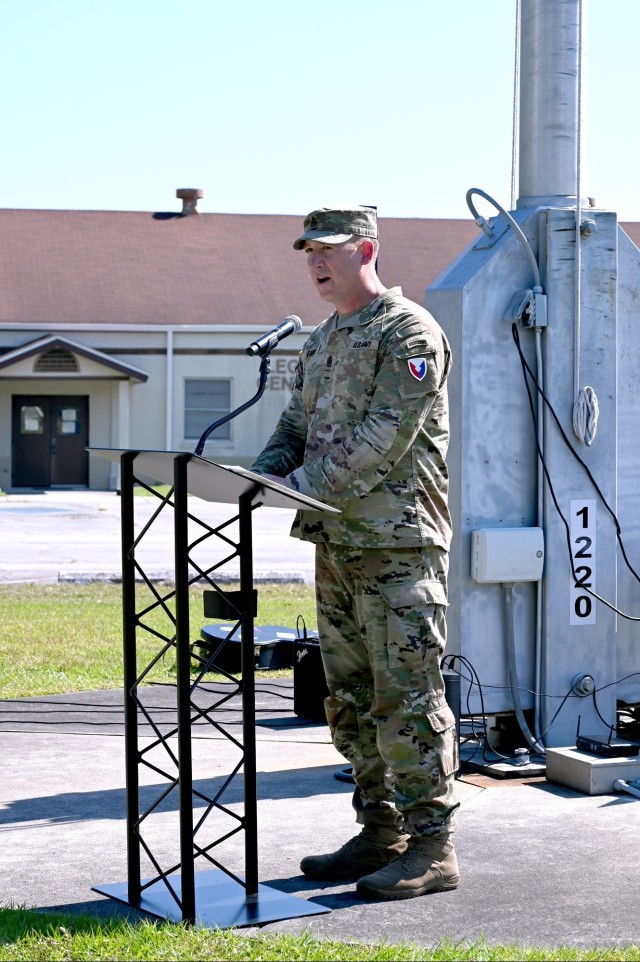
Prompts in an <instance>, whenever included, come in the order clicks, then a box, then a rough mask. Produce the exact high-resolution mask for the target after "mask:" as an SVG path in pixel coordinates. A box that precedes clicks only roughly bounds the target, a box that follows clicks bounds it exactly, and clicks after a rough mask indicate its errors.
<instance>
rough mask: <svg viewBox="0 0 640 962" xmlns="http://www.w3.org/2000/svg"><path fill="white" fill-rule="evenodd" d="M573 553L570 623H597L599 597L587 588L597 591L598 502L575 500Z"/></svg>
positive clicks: (573, 505)
mask: <svg viewBox="0 0 640 962" xmlns="http://www.w3.org/2000/svg"><path fill="white" fill-rule="evenodd" d="M570 530H571V554H572V557H573V568H574V571H575V574H576V578H575V584H574V581H573V578H571V589H570V591H569V597H570V599H571V610H570V616H569V624H571V625H595V623H596V599H595V598H594V597H593V596H592V595H590V594H589V592H588V591H585V588H588V589H589V591H593V592H595V590H596V502H595V500H593V501H572V502H571V524H570Z"/></svg>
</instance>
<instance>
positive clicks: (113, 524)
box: [0, 489, 313, 583]
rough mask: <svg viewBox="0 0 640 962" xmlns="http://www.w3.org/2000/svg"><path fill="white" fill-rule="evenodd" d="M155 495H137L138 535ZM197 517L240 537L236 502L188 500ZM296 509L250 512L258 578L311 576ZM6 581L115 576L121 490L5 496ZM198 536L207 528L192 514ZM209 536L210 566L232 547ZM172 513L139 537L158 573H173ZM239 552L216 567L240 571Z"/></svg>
mask: <svg viewBox="0 0 640 962" xmlns="http://www.w3.org/2000/svg"><path fill="white" fill-rule="evenodd" d="M159 503H160V502H159V501H158V500H157V499H156V498H153V497H143V496H141V497H136V499H135V517H136V522H135V528H136V535H139V534H141V532H142V531H143V529H144V528H145V527H146V526H147V525H148V524H149V522H150V521H151V519H152V517H153V515H154V513H156V512H157V511H158V507H159ZM189 510H190V512H191V513H193V515H194V517H195V518H197V519H198V520H199V521H201V522H203V524H204V525H207V526H209V527H210V528H218V527H220V526H225V527H223V529H222V533H223V534H224V535H225V536H226V537H230V538H231V539H235V540H236V541H237V539H238V531H237V525H236V524H234V523H231V524H229V525H228V526H227V522H230V521H231V520H232V519H233V517H234V512H233V508H232V507H230V506H229V505H225V504H213V503H211V502H208V501H203V500H201V499H199V498H190V499H189ZM293 518H294V512H293V511H288V510H286V509H282V508H265V507H261V508H258V509H257V510H256V511H255V512H254V514H253V533H254V537H253V542H254V576H255V578H256V580H285V581H305V582H312V581H313V545H310V544H307V543H305V542H302V541H300V540H298V539H297V538H290V537H289V530H290V528H291V524H292V521H293ZM0 531H2V553H1V554H0V583H1V582H5V583H6V582H21V581H22V582H24V581H27V582H33V581H42V582H52V581H88V580H92V579H94V580H118V579H119V578H120V577H121V572H122V549H121V534H120V497H119V495H118V494H117V493H115V492H113V491H85V490H82V491H74V490H70V491H65V490H58V491H56V490H51V489H48V490H44V491H40V492H36V493H26V492H25V493H21V494H9V495H4V496H1V497H0ZM191 531H192V532H193V533H194V537H198V536H199V535H201V534H204V533H205V531H206V529H205V528H204V527H203V526H202V525H199V524H198V523H197V521H193V522H192V523H191ZM215 541H216V539H209V541H208V542H207V546H206V549H205V548H204V547H203V549H202V550H201V552H200V554H201V559H202V561H203V563H204V564H205V565H206V566H208V565H211V564H214V563H216V564H217V563H218V562H220V561H221V560H223V559H224V558H226V557H227V556H228V555H229V554H230V549H229V546H228V544H227V543H226V542H224V541H222V540H219V543H217V544H216V543H215ZM173 551H174V547H173V517H172V511H171V510H170V508H164V509H162V510H161V511H160V512H159V514H157V517H155V518H154V519H153V523H152V524H151V526H150V527H149V528H148V531H147V532H146V533H145V534H144V536H143V538H142V539H141V541H140V545H139V548H138V551H137V557H138V559H139V561H140V563H141V564H142V566H143V567H144V569H145V572H146V573H147V574H148V575H149V576H151V577H153V578H156V579H164V578H168V579H170V580H171V579H172V578H173V570H174V568H173V564H174V563H173ZM238 572H239V567H238V561H237V558H232V559H231V560H230V561H229V563H227V564H222V565H221V566H220V568H219V569H218V574H219V575H222V576H223V577H226V578H234V577H237V576H238Z"/></svg>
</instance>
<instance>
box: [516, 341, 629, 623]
mask: <svg viewBox="0 0 640 962" xmlns="http://www.w3.org/2000/svg"><path fill="white" fill-rule="evenodd" d="M511 333H512V336H513V340H514V342H515V345H516V348H517V351H518V355H519V357H520V364H521V366H522V376H523V378H524V383H525V387H526V390H527V396H528V398H529V408H530V410H531V416H532V418H533V424H534V433H535V439H536V449H537V451H538V457H539V458H540V462H541V464H542V469H543V471H544V476H545V478H546V480H547V485H548V488H549V493H550V495H551V498H552V500H553V504H554V507H555V509H556V511H557V513H558V515H559V517H560V520H561V521H562V523H563V525H564V528H565V532H566V536H567V548H568V551H569V564H570V566H571V575H572V577H573V581H574V584H575V587H579V588H581V589H582V590H584V591H585V592H586V593H587V594H588V595H591V597H592V598H595V599H596V600H597V601H600V602H601V603H602V604H603V605H605V606H606V607H607V608H609V609H610V610H611V611H614V612H615V613H616V614H617V615H620V617H621V618H626V619H627V620H628V621H640V616H638V615H630V614H627V613H626V612H624V611H621V610H620V609H619V608H616V606H615V605H614V604H612V603H611V602H610V601H607V599H606V598H603V597H602V596H601V595H599V594H596V592H595V591H592V590H591V589H590V588H588V587H587V586H586V585H584V584H579V583H578V577H577V575H576V570H575V565H574V562H573V552H572V550H571V530H570V528H569V524H568V522H567V519H566V518H565V516H564V514H563V513H562V510H561V508H560V505H559V504H558V499H557V498H556V494H555V490H554V488H553V483H552V481H551V477H550V475H549V471H548V468H547V465H546V462H545V459H544V455H543V453H542V449H541V447H540V438H539V432H538V424H537V422H536V416H535V410H534V404H533V398H532V396H531V389H530V387H529V382H528V380H527V374H528V375H529V377H530V378H531V380H532V381H533V383H534V385H535V388H536V391H537V392H538V394H539V395H540V397H541V398H542V400H543V401H544V403H545V404H546V406H547V408H548V409H549V411H550V413H551V416H552V417H553V419H554V421H555V423H556V426H557V428H558V430H559V431H560V434H561V436H562V439H563V441H564V442H565V444H566V445H567V447H568V448H569V451H570V452H571V453H572V454H573V456H574V458H575V459H576V460H577V461H578V463H579V464H581V465H582V467H583V468H584V470H585V471H586V473H587V476H588V478H589V480H590V481H591V483H592V484H593V486H594V488H595V490H596V492H597V493H598V495H599V497H600V500H601V501H602V503H603V505H604V506H605V508H606V509H607V511H608V512H609V514H610V515H611V517H612V518H613V522H614V525H615V529H616V538H617V541H618V544H619V545H620V551H621V552H622V557H623V558H624V562H625V564H626V566H627V568H628V569H629V571H630V572H631V574H632V575H633V576H634V578H635V579H636V580H637V581H640V575H638V573H637V571H635V569H634V568H633V567H632V565H631V563H630V562H629V559H628V558H627V553H626V551H625V547H624V544H623V542H622V532H621V528H620V524H619V522H618V519H617V517H616V515H615V512H614V511H613V509H612V508H611V507H610V505H609V503H608V502H607V499H606V498H605V496H604V494H603V493H602V491H601V490H600V487H599V486H598V483H597V481H596V480H595V478H594V477H593V474H592V473H591V471H590V470H589V468H588V466H587V465H586V464H585V462H584V461H583V460H582V458H581V457H580V455H579V454H578V452H577V451H575V450H574V447H573V445H572V444H571V442H570V441H569V438H568V437H567V435H566V433H565V431H564V429H563V427H562V425H561V424H560V421H559V419H558V416H557V414H556V412H555V410H554V408H553V405H552V404H551V402H550V401H549V399H548V397H547V396H546V394H545V393H544V391H543V390H542V388H541V387H540V385H539V384H538V381H537V378H536V376H535V374H534V373H533V371H532V370H531V368H530V367H529V364H528V363H527V359H526V358H525V356H524V353H523V351H522V347H521V345H520V335H519V333H518V325H517V324H516V323H515V322H514V323H513V324H512V325H511Z"/></svg>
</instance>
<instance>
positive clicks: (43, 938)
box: [0, 908, 640, 962]
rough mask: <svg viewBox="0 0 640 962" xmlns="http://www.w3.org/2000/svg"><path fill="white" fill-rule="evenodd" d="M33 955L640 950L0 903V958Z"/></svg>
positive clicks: (615, 956)
mask: <svg viewBox="0 0 640 962" xmlns="http://www.w3.org/2000/svg"><path fill="white" fill-rule="evenodd" d="M18 959H29V960H40V959H47V960H49V959H51V960H55V959H64V960H66V959H79V960H80V959H90V960H96V959H100V960H110V959H115V960H128V959H189V960H191V959H192V960H200V959H202V960H220V962H226V960H234V962H238V960H242V959H247V960H264V962H269V960H283V962H284V960H289V959H296V960H297V959H302V960H308V962H314V960H327V959H336V960H345V962H346V960H349V962H351V960H354V962H357V960H363V962H368V960H395V959H397V960H404V959H416V960H429V962H431V960H442V962H446V960H450V959H451V960H453V959H460V960H478V962H480V960H485V959H486V960H496V962H498V960H515V959H518V960H519V959H522V960H525V962H529V960H545V962H546V960H556V959H558V960H566V962H573V960H589V962H590V960H594V962H596V960H603V959H606V960H611V962H617V960H629V962H637V960H640V949H639V948H638V947H637V946H630V947H626V948H622V949H606V948H605V949H602V948H600V949H593V950H585V949H574V948H557V949H529V948H526V947H522V946H515V945H507V946H488V945H487V944H486V943H484V942H472V943H471V942H464V943H454V942H449V941H442V942H440V943H438V945H436V946H434V947H433V948H421V947H418V946H415V945H411V944H409V943H401V944H399V945H388V944H386V943H377V944H375V945H363V944H362V943H361V942H357V941H353V942H336V941H333V940H329V939H318V938H315V937H313V936H311V935H259V934H258V935H243V934H242V932H241V931H237V930H236V931H234V930H228V931H224V932H219V931H212V930H211V929H202V928H200V929H199V928H186V927H184V926H182V925H174V924H171V923H162V924H156V923H152V922H148V921H143V922H140V924H139V925H131V924H129V923H127V922H120V921H100V920H98V919H95V918H92V917H90V916H71V915H57V914H56V915H52V914H49V913H47V914H44V913H36V912H30V911H25V910H24V909H10V908H6V909H0V962H8V960H18Z"/></svg>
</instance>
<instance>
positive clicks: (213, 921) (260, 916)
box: [93, 869, 331, 929]
mask: <svg viewBox="0 0 640 962" xmlns="http://www.w3.org/2000/svg"><path fill="white" fill-rule="evenodd" d="M168 879H169V882H170V884H171V887H172V888H173V890H174V891H175V892H176V894H177V895H178V897H180V895H181V878H180V875H178V874H176V875H169V876H168ZM147 881H148V880H147ZM142 884H143V885H144V884H145V881H144V880H143V882H142ZM195 889H196V918H195V921H196V923H198V924H199V925H204V926H206V927H207V928H220V929H229V928H236V927H237V928H241V927H243V926H247V925H264V924H265V923H267V922H278V921H282V920H283V919H296V918H300V917H301V916H305V915H322V914H323V913H326V912H330V911H331V909H328V908H327V907H326V906H324V905H318V904H317V903H315V902H308V901H305V900H303V899H299V898H296V897H295V896H293V895H287V894H286V893H285V892H279V891H278V890H277V889H272V888H268V887H267V886H266V885H258V892H257V895H250V896H247V894H246V892H245V890H244V888H243V887H242V885H240V884H239V883H238V882H235V881H234V880H233V879H232V878H229V876H228V875H227V874H226V873H225V872H221V871H219V870H217V869H215V870H212V871H208V872H196V876H195ZM93 891H94V892H98V893H99V894H100V895H106V896H108V897H109V898H111V899H116V900H117V901H118V902H124V903H125V904H126V905H130V906H131V907H132V908H134V909H138V910H139V911H141V912H149V914H150V915H156V916H158V917H159V918H162V919H168V920H169V921H170V922H181V921H182V913H181V911H180V907H179V906H178V905H177V904H176V901H175V899H174V898H173V896H172V895H171V892H170V891H169V890H168V889H167V887H166V885H165V884H164V883H163V882H162V881H158V882H154V884H153V885H150V886H149V888H147V889H144V891H143V892H142V895H141V897H140V901H139V902H132V901H131V900H130V899H129V886H128V883H127V882H115V883H113V884H109V885H95V886H94V887H93Z"/></svg>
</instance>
